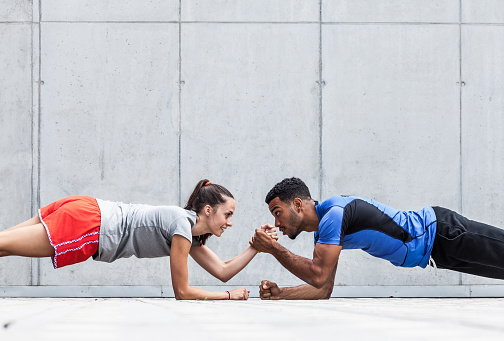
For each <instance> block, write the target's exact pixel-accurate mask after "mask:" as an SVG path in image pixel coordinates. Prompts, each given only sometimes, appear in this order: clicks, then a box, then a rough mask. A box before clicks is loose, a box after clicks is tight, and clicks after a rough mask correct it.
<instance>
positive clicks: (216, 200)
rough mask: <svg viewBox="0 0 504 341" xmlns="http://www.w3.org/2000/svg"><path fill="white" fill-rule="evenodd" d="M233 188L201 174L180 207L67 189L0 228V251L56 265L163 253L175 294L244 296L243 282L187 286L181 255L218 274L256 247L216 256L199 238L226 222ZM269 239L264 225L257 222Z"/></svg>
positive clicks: (234, 269)
mask: <svg viewBox="0 0 504 341" xmlns="http://www.w3.org/2000/svg"><path fill="white" fill-rule="evenodd" d="M234 211H235V201H234V198H233V195H232V194H231V193H230V192H229V191H228V190H227V189H226V188H224V187H223V186H221V185H217V184H212V183H211V182H210V181H208V180H207V179H204V180H201V181H200V182H198V184H197V185H196V187H195V189H194V191H193V192H192V194H191V196H190V197H189V200H188V202H187V204H186V206H185V207H184V208H180V207H177V206H150V205H140V204H124V203H120V202H111V201H105V200H101V199H95V198H91V197H86V196H71V197H67V198H64V199H61V200H58V201H56V202H54V203H51V204H50V205H47V206H46V207H43V208H41V209H40V210H39V215H38V216H35V217H33V218H32V219H30V220H27V221H25V222H24V223H21V224H19V225H16V226H14V227H12V228H10V229H8V230H5V231H2V232H0V256H10V255H16V256H25V257H51V258H52V261H53V266H54V267H55V268H60V267H63V266H66V265H71V264H75V263H78V262H82V261H84V260H86V259H88V258H89V257H91V256H92V257H93V258H94V259H95V260H97V261H103V262H113V261H114V260H116V259H118V258H127V257H131V256H136V257H138V258H154V257H163V256H170V269H171V277H172V285H173V289H174V292H175V297H176V298H177V299H185V300H188V299H226V300H228V299H239V300H243V299H247V298H248V294H249V292H248V291H247V290H246V289H245V288H238V289H234V290H230V291H208V290H203V289H199V288H195V287H191V286H189V281H188V270H187V259H188V255H191V257H193V259H194V260H195V261H196V262H197V263H198V264H199V265H200V266H202V267H203V268H204V269H205V270H207V271H208V272H209V273H210V274H212V275H213V276H215V277H216V278H218V279H220V280H221V281H223V282H226V281H228V280H229V279H231V278H232V277H233V276H234V275H236V274H237V273H238V272H240V271H241V270H242V269H243V268H244V267H245V266H246V265H247V264H248V263H249V262H250V261H251V260H252V258H254V256H255V255H256V254H257V251H256V250H255V249H253V248H252V247H248V248H247V249H246V250H245V251H244V252H242V253H241V254H239V255H238V256H236V257H234V258H233V259H231V260H229V261H227V262H223V261H221V260H220V259H219V257H218V256H217V255H216V254H215V253H214V252H213V251H211V250H210V249H209V248H208V247H207V246H206V245H205V242H206V240H207V239H208V237H209V236H211V235H216V236H218V237H220V236H221V235H222V233H223V232H224V231H225V230H226V229H227V228H228V227H229V226H231V225H232V221H231V218H232V216H233V214H234ZM262 228H263V229H265V230H266V231H267V232H268V233H269V234H270V235H271V236H272V238H275V239H277V238H278V237H277V235H276V230H275V228H274V227H273V226H272V225H269V224H268V225H264V226H263V227H262Z"/></svg>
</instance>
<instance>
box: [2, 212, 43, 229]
mask: <svg viewBox="0 0 504 341" xmlns="http://www.w3.org/2000/svg"><path fill="white" fill-rule="evenodd" d="M40 223H41V221H40V218H39V216H38V215H36V216H35V217H33V218H30V219H28V220H27V221H24V222H22V223H21V224H18V225H16V226H13V227H11V228H8V229H7V230H5V231H11V230H14V229H17V228H20V227H23V226H30V225H36V224H40Z"/></svg>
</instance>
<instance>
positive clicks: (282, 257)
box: [271, 243, 326, 289]
mask: <svg viewBox="0 0 504 341" xmlns="http://www.w3.org/2000/svg"><path fill="white" fill-rule="evenodd" d="M271 255H273V256H274V257H275V258H276V259H277V260H278V262H280V264H282V265H283V267H284V268H286V269H287V270H289V271H290V272H292V274H293V275H295V276H297V277H298V278H299V279H301V280H303V281H305V282H306V283H308V284H310V285H314V284H315V283H320V282H321V280H322V283H324V282H325V281H326V278H323V279H321V278H320V277H321V275H322V274H321V273H317V272H316V271H314V269H313V261H312V260H310V259H307V258H304V257H301V256H297V255H295V254H293V253H292V252H290V251H289V250H287V249H286V248H284V247H283V246H282V245H280V244H278V243H277V244H276V245H275V248H274V249H273V250H272V251H271ZM319 285H320V284H319ZM314 289H315V288H314Z"/></svg>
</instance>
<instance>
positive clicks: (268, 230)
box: [261, 224, 278, 240]
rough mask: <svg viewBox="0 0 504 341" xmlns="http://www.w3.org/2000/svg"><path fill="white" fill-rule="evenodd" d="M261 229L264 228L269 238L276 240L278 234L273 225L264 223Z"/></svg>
mask: <svg viewBox="0 0 504 341" xmlns="http://www.w3.org/2000/svg"><path fill="white" fill-rule="evenodd" d="M261 230H264V232H266V233H267V234H268V235H269V236H270V237H271V238H273V239H274V240H278V234H277V230H276V228H275V226H273V225H271V224H264V225H262V226H261Z"/></svg>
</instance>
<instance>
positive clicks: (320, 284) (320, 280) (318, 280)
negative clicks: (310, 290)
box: [310, 277, 327, 289]
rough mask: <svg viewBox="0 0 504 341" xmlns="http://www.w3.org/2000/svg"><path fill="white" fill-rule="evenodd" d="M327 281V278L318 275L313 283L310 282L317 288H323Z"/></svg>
mask: <svg viewBox="0 0 504 341" xmlns="http://www.w3.org/2000/svg"><path fill="white" fill-rule="evenodd" d="M326 282H327V280H326V279H324V278H320V277H316V278H314V279H313V280H312V283H310V284H311V285H312V286H314V287H315V288H317V289H322V288H323V287H324V284H325V283H326Z"/></svg>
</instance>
